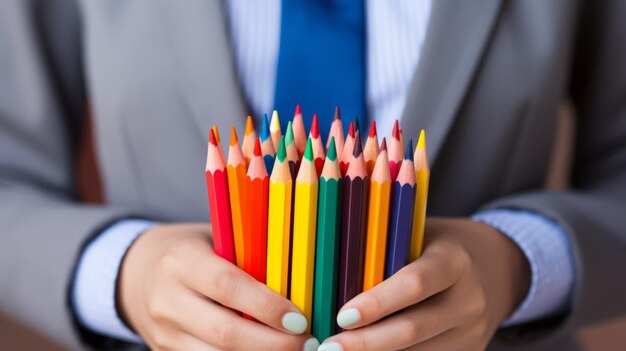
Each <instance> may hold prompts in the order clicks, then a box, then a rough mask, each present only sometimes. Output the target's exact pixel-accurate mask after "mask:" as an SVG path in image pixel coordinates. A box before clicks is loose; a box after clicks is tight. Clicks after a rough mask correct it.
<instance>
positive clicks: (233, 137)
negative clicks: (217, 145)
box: [230, 127, 239, 146]
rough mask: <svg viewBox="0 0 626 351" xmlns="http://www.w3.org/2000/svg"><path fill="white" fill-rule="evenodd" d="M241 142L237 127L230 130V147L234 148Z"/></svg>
mask: <svg viewBox="0 0 626 351" xmlns="http://www.w3.org/2000/svg"><path fill="white" fill-rule="evenodd" d="M238 142H239V138H238V137H237V130H236V129H235V127H232V128H230V146H233V145H235V144H237V143H238Z"/></svg>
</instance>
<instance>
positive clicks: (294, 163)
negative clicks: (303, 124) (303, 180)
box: [285, 121, 300, 179]
mask: <svg viewBox="0 0 626 351" xmlns="http://www.w3.org/2000/svg"><path fill="white" fill-rule="evenodd" d="M285 148H286V149H287V160H288V161H289V168H290V169H291V178H292V179H296V176H297V174H298V168H299V167H300V158H299V157H298V149H297V148H296V143H295V136H294V134H293V125H292V124H291V121H290V122H289V123H287V131H286V132H285Z"/></svg>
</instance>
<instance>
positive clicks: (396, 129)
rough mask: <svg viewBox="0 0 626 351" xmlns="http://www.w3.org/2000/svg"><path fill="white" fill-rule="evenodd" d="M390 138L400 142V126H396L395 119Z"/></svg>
mask: <svg viewBox="0 0 626 351" xmlns="http://www.w3.org/2000/svg"><path fill="white" fill-rule="evenodd" d="M391 136H392V137H393V138H394V139H396V140H400V126H399V125H398V120H397V119H396V121H395V122H393V130H392V131H391Z"/></svg>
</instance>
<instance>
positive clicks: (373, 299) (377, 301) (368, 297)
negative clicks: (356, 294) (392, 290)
mask: <svg viewBox="0 0 626 351" xmlns="http://www.w3.org/2000/svg"><path fill="white" fill-rule="evenodd" d="M363 299H364V300H365V301H364V305H365V306H367V307H368V310H370V311H372V315H374V316H376V315H381V314H386V313H387V311H385V310H384V309H385V308H384V305H383V299H382V297H381V296H380V293H378V292H376V291H372V292H371V293H369V294H364V295H363Z"/></svg>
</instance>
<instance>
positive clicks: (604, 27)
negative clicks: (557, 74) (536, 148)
mask: <svg viewBox="0 0 626 351" xmlns="http://www.w3.org/2000/svg"><path fill="white" fill-rule="evenodd" d="M585 4H586V8H583V10H582V11H581V18H580V22H579V23H580V25H579V28H578V34H577V44H576V47H575V51H574V52H573V58H574V63H573V72H572V73H571V98H572V100H573V103H574V106H575V108H576V111H577V128H576V129H577V136H576V143H575V144H576V145H575V151H574V168H573V170H572V172H571V182H572V187H571V189H568V190H566V191H558V192H543V191H542V192H533V193H525V194H520V195H515V196H511V197H508V198H504V199H499V200H497V201H495V202H493V203H490V204H488V205H487V206H486V208H519V209H526V210H531V211H535V212H538V213H541V214H543V215H545V216H548V217H551V218H553V219H554V220H556V221H557V222H558V223H559V224H560V225H561V226H562V227H563V228H565V229H566V231H567V232H568V233H570V234H571V236H572V242H573V244H574V251H575V252H574V255H575V261H576V265H577V274H578V276H577V278H576V279H577V282H576V287H575V291H574V296H573V301H574V303H573V306H572V308H571V311H570V313H569V314H568V315H567V316H561V317H562V318H556V319H554V320H552V321H545V320H544V321H541V322H538V323H535V324H530V325H526V326H522V327H520V328H512V329H511V330H509V331H505V332H504V333H502V336H504V339H507V340H511V339H512V340H516V339H517V340H519V339H520V337H522V338H523V339H527V340H528V339H533V338H532V337H530V338H529V337H528V336H530V335H542V334H545V331H546V330H551V329H554V327H556V329H557V330H559V329H560V330H559V332H557V333H553V334H552V336H553V337H554V338H559V335H560V336H565V335H569V336H570V337H571V336H572V334H571V333H573V332H575V331H576V330H579V329H580V328H581V327H584V326H585V325H591V324H594V323H602V322H606V321H609V320H611V319H615V317H618V316H622V317H623V315H624V314H626V299H624V298H623V297H624V296H626V280H625V279H624V267H626V64H625V63H626V40H624V33H626V21H625V20H624V18H626V2H624V1H589V2H585ZM563 317H565V318H563ZM622 337H623V336H622ZM544 341H545V340H544Z"/></svg>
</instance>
